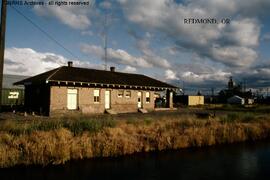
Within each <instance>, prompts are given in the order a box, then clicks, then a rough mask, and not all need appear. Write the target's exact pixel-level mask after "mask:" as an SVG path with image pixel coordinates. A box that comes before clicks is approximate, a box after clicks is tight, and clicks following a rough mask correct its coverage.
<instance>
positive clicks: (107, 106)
mask: <svg viewBox="0 0 270 180" xmlns="http://www.w3.org/2000/svg"><path fill="white" fill-rule="evenodd" d="M110 107H111V91H105V109H110Z"/></svg>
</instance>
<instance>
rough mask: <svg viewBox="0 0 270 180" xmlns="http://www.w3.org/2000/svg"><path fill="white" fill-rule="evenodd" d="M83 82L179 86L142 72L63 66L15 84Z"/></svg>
mask: <svg viewBox="0 0 270 180" xmlns="http://www.w3.org/2000/svg"><path fill="white" fill-rule="evenodd" d="M57 81H59V82H81V83H97V84H111V85H127V86H144V87H158V88H177V87H175V86H172V85H170V84H167V83H164V82H161V81H158V80H156V79H153V78H150V77H148V76H145V75H141V74H130V73H121V72H111V71H104V70H96V69H86V68H78V67H68V66H62V67H59V68H57V69H53V70H51V71H47V72H45V73H42V74H39V75H36V76H33V77H31V78H27V79H24V80H22V81H19V82H16V83H14V84H15V85H25V84H41V83H45V82H57Z"/></svg>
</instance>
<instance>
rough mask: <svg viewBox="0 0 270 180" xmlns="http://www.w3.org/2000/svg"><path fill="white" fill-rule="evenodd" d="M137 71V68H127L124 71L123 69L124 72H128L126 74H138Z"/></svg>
mask: <svg viewBox="0 0 270 180" xmlns="http://www.w3.org/2000/svg"><path fill="white" fill-rule="evenodd" d="M136 71H137V69H136V68H135V67H131V66H126V67H125V68H124V69H123V72H126V73H134V72H136Z"/></svg>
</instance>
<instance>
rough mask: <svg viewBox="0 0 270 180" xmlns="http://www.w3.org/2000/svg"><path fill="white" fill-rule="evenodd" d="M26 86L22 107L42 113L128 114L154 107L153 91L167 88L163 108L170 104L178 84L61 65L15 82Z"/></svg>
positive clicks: (70, 64)
mask: <svg viewBox="0 0 270 180" xmlns="http://www.w3.org/2000/svg"><path fill="white" fill-rule="evenodd" d="M15 85H24V86H25V106H26V108H27V109H28V110H29V111H37V112H40V113H41V114H44V115H55V114H66V113H71V112H80V113H104V112H115V113H127V112H137V111H138V110H141V109H144V110H154V109H155V98H156V97H157V96H156V94H155V93H156V92H159V91H166V107H168V108H172V107H173V102H172V98H173V91H175V90H176V89H177V87H175V86H172V85H169V84H167V83H164V82H161V81H158V80H156V79H153V78H150V77H147V76H144V75H140V74H130V73H120V72H115V69H114V68H111V71H104V70H96V69H86V68H78V67H73V66H72V63H71V62H69V65H68V66H62V67H59V68H56V69H53V70H51V71H47V72H45V73H42V74H39V75H37V76H34V77H31V78H28V79H25V80H22V81H19V82H16V83H15Z"/></svg>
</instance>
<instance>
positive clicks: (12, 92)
mask: <svg viewBox="0 0 270 180" xmlns="http://www.w3.org/2000/svg"><path fill="white" fill-rule="evenodd" d="M25 78H27V76H19V75H11V74H4V75H3V89H2V102H1V105H2V106H4V107H10V106H15V105H23V103H24V87H22V86H16V85H13V83H15V82H17V81H20V80H23V79H25Z"/></svg>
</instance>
